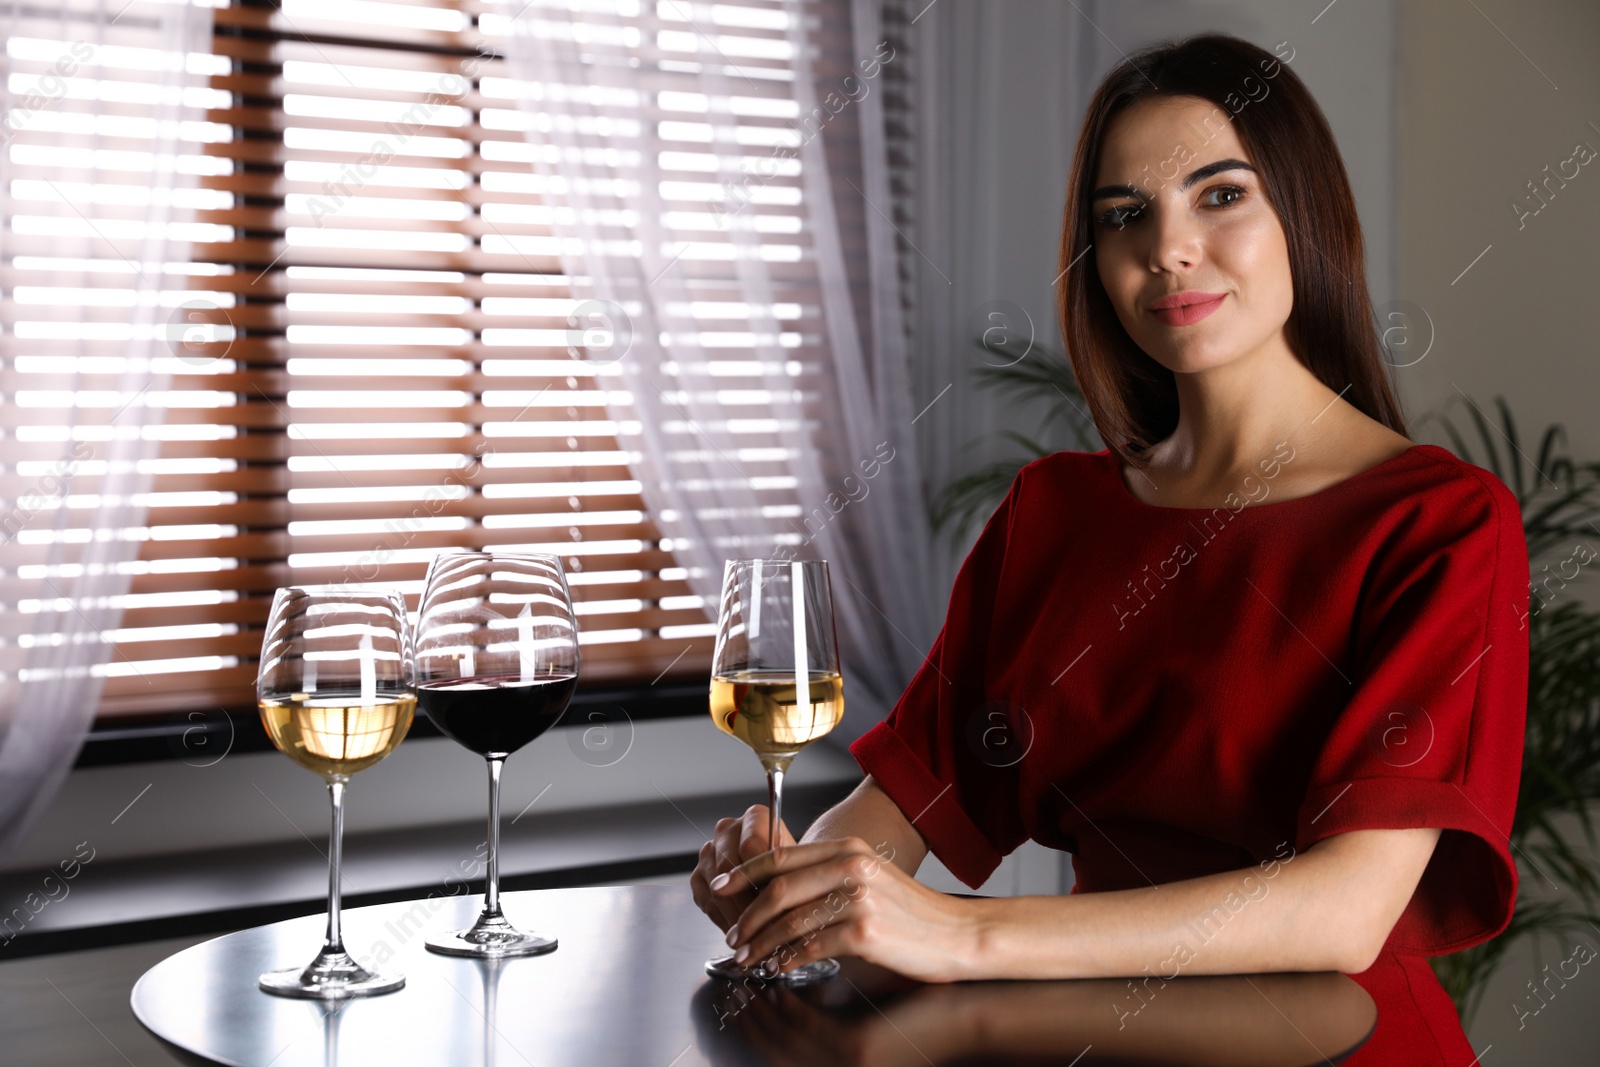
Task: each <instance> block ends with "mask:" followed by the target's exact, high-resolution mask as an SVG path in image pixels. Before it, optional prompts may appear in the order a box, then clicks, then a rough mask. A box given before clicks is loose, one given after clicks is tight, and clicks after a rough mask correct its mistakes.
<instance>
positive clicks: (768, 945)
mask: <svg viewBox="0 0 1600 1067" xmlns="http://www.w3.org/2000/svg"><path fill="white" fill-rule="evenodd" d="M856 907H857V904H854V903H852V904H848V905H847V906H846V907H845V908H843V909H841V910H840V911H839V912H837V913H835V912H833V911H832V910H830V909H829V908H828V907H826V906H819V905H816V904H815V902H813V903H810V904H807V905H804V906H802V907H799V908H794V909H792V910H790V911H787V912H784V913H783V914H782V915H780V916H779V917H778V918H777V919H775V920H774V921H772V922H770V923H768V924H767V926H766V927H765V928H764V929H763V930H762V931H761V933H759V934H757V935H756V936H755V938H754V939H752V940H751V941H750V942H748V944H747V945H746V946H745V947H746V948H747V949H748V953H747V954H746V955H745V957H744V959H743V960H741V961H740V962H741V963H743V964H745V965H746V966H757V965H760V966H762V967H764V968H765V971H764V973H765V974H766V975H768V976H771V975H773V974H775V973H779V972H782V971H790V970H793V969H794V968H796V967H798V966H800V965H801V964H803V963H810V962H812V961H813V960H820V959H823V958H825V957H827V956H834V955H838V956H859V955H861V940H862V939H861V937H860V936H859V931H860V930H861V929H862V928H863V927H864V925H865V921H866V916H865V915H864V914H862V913H860V912H856V913H854V914H852V909H854V908H856Z"/></svg>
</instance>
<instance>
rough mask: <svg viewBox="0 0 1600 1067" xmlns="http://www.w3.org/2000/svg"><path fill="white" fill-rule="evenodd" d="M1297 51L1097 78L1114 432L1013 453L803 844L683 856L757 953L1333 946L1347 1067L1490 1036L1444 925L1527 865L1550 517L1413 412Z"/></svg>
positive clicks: (1156, 66)
mask: <svg viewBox="0 0 1600 1067" xmlns="http://www.w3.org/2000/svg"><path fill="white" fill-rule="evenodd" d="M1285 58H1286V57H1277V56H1273V55H1272V54H1270V53H1267V52H1265V51H1263V50H1261V49H1259V48H1256V47H1255V46H1253V45H1250V44H1247V43H1245V42H1243V41H1240V40H1237V39H1234V38H1231V37H1222V36H1210V35H1208V36H1203V37H1198V38H1191V39H1189V40H1187V41H1183V42H1179V43H1177V44H1174V45H1168V46H1163V47H1158V48H1153V49H1150V50H1147V51H1145V52H1141V53H1140V54H1138V55H1136V56H1133V57H1131V58H1129V59H1128V60H1127V61H1125V62H1124V63H1123V64H1122V65H1121V66H1119V67H1118V68H1117V69H1116V70H1114V71H1113V72H1112V73H1111V74H1110V75H1109V76H1108V77H1107V78H1106V80H1105V81H1104V82H1103V83H1102V85H1101V86H1100V88H1099V90H1098V91H1097V93H1096V95H1095V97H1094V100H1093V101H1092V103H1091V104H1090V106H1089V109H1088V114H1087V117H1086V120H1085V124H1084V128H1083V132H1082V135H1081V137H1080V139H1079V142H1078V146H1077V151H1076V157H1075V159H1074V164H1073V172H1072V177H1071V182H1070V187H1069V193H1068V197H1067V204H1066V214H1065V223H1064V227H1063V239H1062V246H1061V267H1062V269H1063V271H1064V274H1063V277H1062V280H1061V282H1060V284H1061V290H1060V311H1061V314H1062V323H1063V328H1064V332H1065V336H1066V337H1067V339H1068V347H1069V350H1070V352H1071V355H1072V362H1073V371H1074V373H1075V375H1076V377H1077V380H1078V382H1079V383H1080V384H1081V386H1082V388H1083V391H1084V394H1085V396H1086V398H1087V399H1088V402H1089V405H1090V408H1091V411H1092V413H1093V416H1094V419H1095V423H1096V426H1097V427H1098V429H1099V431H1100V433H1101V436H1102V438H1103V439H1104V440H1106V441H1116V442H1119V443H1120V447H1118V448H1116V449H1110V448H1108V449H1104V450H1102V451H1100V452H1097V453H1086V452H1058V453H1055V454H1053V455H1050V456H1047V457H1045V458H1043V459H1040V460H1038V461H1036V462H1034V463H1030V464H1029V465H1028V466H1026V467H1024V468H1023V470H1022V471H1021V472H1020V473H1019V474H1018V475H1017V477H1016V480H1015V481H1014V482H1013V483H1012V485H1011V488H1010V491H1009V492H1008V494H1007V495H1006V498H1005V500H1004V501H1003V502H1002V503H1001V505H1000V507H999V508H998V510H997V511H996V512H995V513H994V515H993V516H992V517H991V518H990V519H989V521H988V524H987V525H986V526H985V528H984V530H983V532H982V534H981V535H980V536H979V538H978V540H977V542H976V544H975V545H974V547H973V548H972V550H971V553H970V554H969V555H968V556H967V558H966V560H965V561H964V562H963V564H962V567H961V570H960V572H959V574H958V576H957V578H956V581H955V585H954V588H953V589H952V592H951V597H950V606H949V612H948V615H947V616H946V619H945V623H944V628H943V630H942V631H941V633H940V635H939V638H938V640H937V641H936V642H935V644H934V646H933V648H932V650H931V651H930V652H929V654H928V658H927V660H926V662H924V664H923V666H922V668H921V669H920V671H919V672H918V673H917V675H916V677H915V678H914V679H913V680H912V681H911V683H910V685H909V686H908V687H907V689H906V691H905V693H904V694H903V695H902V696H901V698H900V700H899V701H898V703H897V704H896V706H895V707H894V709H893V710H892V711H891V713H890V714H889V716H888V717H887V718H886V719H885V721H884V722H882V723H880V724H878V725H877V726H875V727H874V728H873V729H871V730H870V731H868V732H867V733H866V734H865V735H864V736H862V737H861V738H860V739H859V740H857V741H856V742H855V743H854V744H853V745H852V746H851V751H852V753H853V754H854V755H855V757H856V759H857V761H858V762H859V763H860V764H861V766H862V769H863V770H864V771H865V772H866V778H865V779H864V780H863V782H862V783H861V785H860V786H859V787H858V788H857V789H856V790H855V791H854V792H853V793H852V794H851V795H850V796H849V797H848V798H847V799H845V800H844V801H842V802H841V803H840V804H838V805H837V806H836V807H834V808H833V809H832V810H830V811H828V812H827V813H826V814H824V815H823V816H822V817H821V818H819V819H818V820H817V821H816V822H815V824H813V825H812V826H811V828H810V829H809V830H808V831H807V833H806V836H805V840H804V842H802V843H799V844H795V845H793V847H785V848H780V849H779V850H778V851H776V852H771V851H768V842H767V840H766V812H765V809H764V808H761V807H759V806H757V807H755V808H752V809H751V810H750V811H748V812H746V813H745V816H744V817H743V818H742V819H739V820H732V819H724V820H723V821H722V822H720V823H719V824H718V827H717V836H716V839H715V841H714V842H712V843H709V844H708V845H707V846H706V847H705V848H704V849H702V851H701V857H700V864H699V866H698V868H697V869H696V871H695V874H694V876H693V879H692V888H693V891H694V894H695V899H696V900H697V901H698V902H699V904H700V906H701V907H702V908H703V909H704V910H706V912H707V913H708V914H709V915H711V917H712V918H713V919H714V920H716V921H717V923H718V924H719V925H720V926H722V927H724V928H725V929H727V930H728V940H729V943H730V944H731V945H733V946H736V947H740V948H744V949H746V950H747V955H746V957H745V958H746V959H747V960H748V961H750V962H756V961H760V960H763V959H768V958H770V959H771V960H772V961H773V962H774V963H775V964H777V965H778V966H780V967H781V968H782V969H788V968H790V967H793V966H797V965H799V964H801V963H805V962H807V961H809V960H812V959H816V958H819V957H824V956H827V955H829V954H840V955H844V954H850V955H858V956H862V957H865V958H867V959H869V960H872V961H874V962H877V963H880V964H883V965H885V966H887V967H890V968H892V969H894V970H897V971H900V972H902V973H904V974H906V975H909V976H912V977H915V978H920V979H923V980H926V981H934V982H942V981H950V980H956V979H965V978H980V977H1013V978H1074V977H1113V976H1145V979H1146V981H1147V982H1148V981H1155V982H1160V981H1165V980H1169V979H1171V978H1174V977H1176V976H1178V975H1180V974H1217V973H1241V972H1244V973H1248V972H1259V971H1322V970H1339V971H1343V972H1346V973H1348V974H1350V975H1351V976H1353V977H1354V979H1355V980H1356V981H1357V982H1359V983H1360V984H1361V985H1362V986H1363V987H1365V988H1366V989H1367V990H1368V991H1369V992H1370V993H1371V994H1372V995H1373V997H1374V999H1375V1000H1376V1001H1377V1003H1378V1005H1379V1023H1378V1028H1377V1030H1376V1032H1375V1033H1374V1035H1373V1038H1372V1040H1371V1041H1369V1043H1368V1044H1367V1046H1366V1047H1365V1048H1364V1049H1363V1050H1362V1051H1361V1052H1360V1053H1358V1054H1357V1057H1356V1058H1355V1059H1353V1060H1352V1061H1351V1062H1353V1063H1363V1064H1368V1063H1382V1062H1389V1061H1390V1060H1393V1062H1404V1063H1410V1064H1426V1063H1440V1064H1444V1063H1448V1064H1462V1065H1465V1064H1469V1063H1471V1062H1472V1061H1473V1059H1474V1058H1475V1057H1474V1054H1473V1052H1472V1050H1471V1048H1470V1047H1469V1045H1468V1043H1467V1041H1466V1038H1465V1036H1464V1034H1463V1032H1462V1029H1461V1025H1460V1022H1459V1019H1458V1017H1457V1015H1456V1012H1455V1010H1454V1007H1453V1005H1452V1003H1451V1001H1450V1000H1449V998H1448V997H1447V996H1446V994H1445V993H1444V991H1443V990H1442V988H1441V987H1440V985H1439V983H1438V981H1437V980H1436V979H1435V978H1434V976H1433V972H1432V971H1431V969H1430V968H1429V966H1428V963H1427V960H1426V957H1427V956H1429V955H1439V954H1443V953H1447V952H1453V951H1457V950H1459V949H1462V948H1466V947H1468V946H1470V945H1473V944H1476V943H1478V942H1481V941H1484V940H1486V939H1488V938H1490V937H1493V936H1494V935H1495V934H1497V933H1499V932H1500V931H1501V930H1502V929H1504V927H1505V926H1506V924H1507V922H1508V921H1509V919H1510V915H1511V909H1512V904H1513V901H1514V899H1515V895H1516V884H1517V876H1516V868H1515V865H1514V863H1513V862H1512V858H1511V856H1510V854H1509V852H1508V849H1507V844H1508V837H1507V834H1508V832H1509V829H1510V825H1511V817H1512V811H1513V807H1514V804H1515V799H1516V788H1517V780H1518V775H1519V767H1520V763H1521V758H1522V733H1523V717H1524V711H1525V706H1526V693H1527V659H1528V639H1527V631H1526V629H1525V628H1524V626H1523V619H1524V618H1525V617H1526V613H1527V603H1528V593H1529V584H1528V578H1529V575H1528V559H1527V546H1526V542H1525V540H1524V537H1523V531H1522V524H1521V517H1520V510H1519V506H1518V503H1517V500H1516V498H1515V497H1514V496H1513V495H1512V493H1511V492H1510V491H1509V490H1508V489H1507V488H1506V487H1505V486H1504V485H1503V484H1502V483H1501V482H1499V481H1498V480H1497V479H1496V478H1494V477H1493V476H1492V475H1490V474H1488V473H1487V472H1485V471H1483V470H1481V469H1479V468H1477V467H1474V466H1471V465H1469V464H1467V463H1464V462H1462V461H1461V460H1459V459H1457V458H1456V457H1454V456H1453V455H1451V453H1449V452H1448V451H1446V450H1445V449H1442V448H1439V447H1437V446H1434V445H1417V444H1413V443H1412V442H1411V441H1410V440H1409V439H1408V438H1407V436H1406V432H1405V424H1404V420H1403V417H1402V415H1401V413H1400V409H1399V405H1398V403H1397V402H1396V400H1395V397H1394V395H1393V394H1392V392H1391V390H1390V387H1389V384H1388V380H1387V377H1386V375H1385V373H1384V368H1383V364H1382V362H1381V360H1380V347H1379V344H1378V339H1377V337H1376V335H1375V331H1374V328H1373V316H1372V311H1371V308H1370V305H1369V302H1368V298H1367V288H1366V281H1365V277H1364V272H1363V267H1362V255H1363V253H1362V240H1361V232H1360V227H1359V223H1358V221H1357V217H1356V211H1355V205H1354V200H1353V198H1352V196H1351V193H1350V188H1349V183H1348V179H1347V178H1346V175H1345V172H1344V168H1343V166H1342V163H1341V161H1340V158H1339V154H1338V150H1337V148H1336V146H1335V143H1334V140H1333V137H1332V134H1331V132H1330V131H1329V129H1328V126H1327V122H1326V120H1325V118H1324V117H1323V115H1322V113H1321V111H1320V109H1319V108H1318V107H1317V105H1316V103H1315V102H1314V101H1313V100H1312V99H1311V97H1310V96H1309V94H1308V93H1307V91H1306V89H1305V87H1304V85H1303V84H1302V83H1301V82H1300V80H1299V79H1298V78H1297V77H1296V76H1295V75H1294V73H1293V72H1291V71H1290V70H1289V69H1288V67H1287V66H1285V65H1284V62H1285ZM1090 250H1092V252H1093V254H1092V255H1086V254H1085V253H1086V252H1087V251H1090ZM785 834H787V830H784V831H783V832H782V833H781V834H780V844H783V845H788V844H789V843H790V842H792V840H793V839H792V838H790V837H787V836H784V835H785ZM1029 839H1032V840H1036V841H1039V842H1041V843H1043V844H1045V845H1048V846H1051V847H1055V848H1060V849H1065V850H1067V851H1070V852H1071V853H1072V854H1073V867H1074V871H1075V874H1076V884H1075V885H1074V886H1073V891H1072V893H1071V894H1069V895H1066V896H1054V897H1013V898H992V899H991V898H978V899H973V898H963V897H954V896H948V895H944V894H940V893H937V892H935V891H933V890H930V889H928V888H926V887H924V886H922V885H921V884H920V883H918V882H916V881H915V880H914V879H913V877H912V875H913V874H914V873H915V872H916V870H917V867H918V865H919V864H920V862H921V861H922V859H923V857H924V856H925V855H926V854H927V852H928V851H929V850H932V851H933V853H934V854H935V855H937V856H938V857H939V859H940V860H941V861H943V862H944V863H945V865H946V866H947V867H948V868H949V869H950V870H951V871H952V872H954V873H955V874H956V875H957V876H958V877H960V878H961V879H962V881H964V882H965V883H966V884H968V885H970V886H973V887H977V886H979V885H980V884H982V883H983V881H984V880H985V879H986V878H987V877H988V876H989V874H990V873H991V872H992V871H993V870H994V868H995V866H996V865H997V864H998V863H999V861H1000V859H1001V857H1002V856H1004V855H1005V854H1006V853H1008V852H1010V851H1011V850H1012V849H1014V848H1015V847H1016V846H1017V845H1019V844H1021V843H1022V842H1024V841H1026V840H1029ZM841 902H843V903H842V904H841ZM834 904H841V906H839V907H834V906H833V905H834ZM819 905H826V907H825V910H823V911H820V912H819V911H818V908H819ZM818 915H823V916H827V917H829V921H828V922H827V924H826V925H825V926H822V927H821V928H820V929H818V924H817V920H816V918H815V917H816V916H818Z"/></svg>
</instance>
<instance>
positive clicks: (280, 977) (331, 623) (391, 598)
mask: <svg viewBox="0 0 1600 1067" xmlns="http://www.w3.org/2000/svg"><path fill="white" fill-rule="evenodd" d="M414 670H415V667H414V666H413V663H412V656H411V636H410V631H409V629H408V628H407V626H406V605H405V600H404V599H403V598H402V597H401V595H400V594H399V593H389V592H378V591H367V590H352V589H349V588H334V587H329V588H318V587H314V586H291V587H289V588H286V589H279V590H278V592H277V595H276V596H274V597H273V600H272V613H271V615H269V616H268V618H267V632H266V635H265V637H264V638H263V639H262V642H261V667H260V671H259V673H258V674H257V676H256V699H257V701H258V703H259V704H260V707H261V722H262V724H263V725H264V726H265V727H266V729H267V735H268V736H269V737H271V738H272V743H273V744H274V745H276V746H277V747H278V751H280V752H282V753H283V754H284V755H285V756H288V757H289V758H290V759H292V760H294V761H295V762H296V763H298V764H299V765H300V766H302V767H304V768H306V769H307V770H309V771H312V772H313V773H315V774H318V775H321V776H322V778H323V780H324V781H326V782H327V783H328V798H329V800H330V802H331V803H332V807H333V825H332V831H331V833H330V835H329V847H328V931H327V936H326V938H325V939H324V941H323V945H322V951H321V952H319V953H317V958H316V959H314V960H312V961H311V964H310V966H307V967H290V968H288V969H286V970H281V971H268V972H267V973H266V974H263V975H262V976H261V978H260V980H259V982H260V986H261V988H262V989H263V990H265V991H266V992H268V993H275V994H277V995H279V996H285V997H305V998H309V999H315V1000H339V999H343V998H346V997H362V996H371V995H373V994H375V993H390V992H393V991H394V990H396V989H399V988H401V987H402V986H404V985H405V984H406V980H405V978H404V976H402V975H381V974H374V973H372V972H371V971H369V970H367V969H366V968H365V967H363V966H361V965H360V964H359V963H357V962H356V961H355V960H354V959H352V958H351V956H350V954H349V953H348V952H346V951H345V947H344V938H343V934H342V932H341V930H340V926H339V918H340V916H339V878H340V869H339V864H340V854H341V851H342V847H343V841H344V790H345V786H346V784H348V783H349V781H350V776H351V775H352V774H355V773H356V772H357V771H364V770H366V769H367V768H368V767H371V766H372V765H373V764H375V763H377V762H378V761H379V760H381V759H383V758H384V757H385V756H387V755H388V754H389V753H391V752H393V751H394V749H395V746H396V745H398V744H399V743H400V742H401V740H402V739H403V738H404V737H405V736H406V731H407V730H409V729H411V718H412V715H413V713H414V712H415V710H416V706H417V690H416V685H415V682H414V675H413V672H414Z"/></svg>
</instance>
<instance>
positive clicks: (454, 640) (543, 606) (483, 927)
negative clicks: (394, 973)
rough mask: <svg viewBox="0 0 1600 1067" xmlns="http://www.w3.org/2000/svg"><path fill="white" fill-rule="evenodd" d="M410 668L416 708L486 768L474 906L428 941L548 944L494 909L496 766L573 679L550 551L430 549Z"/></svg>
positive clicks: (556, 565)
mask: <svg viewBox="0 0 1600 1067" xmlns="http://www.w3.org/2000/svg"><path fill="white" fill-rule="evenodd" d="M416 669H417V698H418V704H419V705H420V706H421V708H422V710H423V712H424V713H425V714H426V715H427V716H428V718H429V719H430V720H432V722H433V724H434V725H435V726H437V727H438V728H439V731H440V732H441V733H443V734H444V735H445V736H446V737H449V738H450V739H451V740H453V741H455V742H456V743H457V744H459V745H461V746H462V747H464V748H467V749H469V750H471V751H473V752H476V753H477V754H478V755H480V756H482V757H483V758H484V759H485V761H487V765H488V769H489V839H488V846H489V847H488V872H487V886H486V892H485V894H484V908H483V912H482V913H481V914H480V915H479V917H478V921H477V922H476V923H475V924H474V925H473V926H472V927H471V928H470V929H467V930H457V931H452V932H450V933H447V934H443V935H440V936H436V937H433V938H430V939H429V940H428V942H427V945H428V948H429V949H430V950H431V951H433V952H438V953H443V954H445V955H451V956H469V957H476V958H501V957H506V956H531V955H538V954H540V953H544V952H549V951H552V950H553V949H555V948H556V944H557V942H556V939H555V938H551V937H544V936H541V935H538V934H531V933H523V932H522V931H519V930H517V929H516V928H514V927H513V926H512V925H511V924H510V923H509V922H508V921H507V920H506V918H505V916H504V915H503V914H501V911H500V892H499V851H500V774H501V768H502V766H503V764H504V763H505V760H506V758H507V757H509V756H510V755H511V754H512V753H513V752H516V751H517V750H519V749H521V748H522V747H523V746H524V745H526V744H528V743H529V742H530V741H532V740H533V739H534V738H536V737H538V736H540V735H541V734H543V733H544V732H546V731H547V730H549V729H550V727H552V726H554V725H555V724H556V723H557V722H558V721H559V720H560V719H561V716H562V715H563V713H564V712H565V711H566V708H567V705H568V703H569V702H570V701H571V699H572V694H573V692H574V691H575V690H576V688H577V684H578V627H577V620H576V616H575V614H574V612H573V608H572V596H571V593H570V591H569V590H568V588H567V580H566V574H565V572H564V571H563V570H562V568H561V560H560V559H559V557H556V556H550V555H534V554H529V555H509V554H498V553H488V552H450V553H444V554H441V555H439V556H436V557H435V558H434V561H433V563H432V565H431V566H430V567H429V569H428V579H427V583H426V587H425V589H424V590H423V594H422V603H421V606H420V608H419V611H418V616H417V649H416Z"/></svg>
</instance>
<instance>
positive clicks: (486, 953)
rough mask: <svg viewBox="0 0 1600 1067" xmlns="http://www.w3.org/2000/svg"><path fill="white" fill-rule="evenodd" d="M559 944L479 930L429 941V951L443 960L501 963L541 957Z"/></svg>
mask: <svg viewBox="0 0 1600 1067" xmlns="http://www.w3.org/2000/svg"><path fill="white" fill-rule="evenodd" d="M557 944H558V942H557V940H556V939H555V938H553V937H540V936H539V935H538V934H525V933H523V932H522V931H520V930H513V929H510V928H505V929H500V930H495V931H492V932H487V933H486V932H483V931H479V930H477V929H472V930H454V931H452V932H450V933H448V934H442V935H440V936H438V937H430V938H429V939H428V951H429V952H437V953H439V954H440V955H441V956H466V957H469V958H472V959H480V960H485V959H487V960H499V959H507V958H510V957H514V956H542V955H544V954H545V953H546V952H554V951H555V950H556V945H557Z"/></svg>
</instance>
